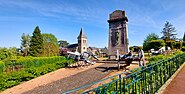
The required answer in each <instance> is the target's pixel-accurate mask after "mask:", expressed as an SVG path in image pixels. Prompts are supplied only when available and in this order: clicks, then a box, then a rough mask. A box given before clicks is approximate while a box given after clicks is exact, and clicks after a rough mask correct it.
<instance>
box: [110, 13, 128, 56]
mask: <svg viewBox="0 0 185 94" xmlns="http://www.w3.org/2000/svg"><path fill="white" fill-rule="evenodd" d="M127 22H128V18H127V17H126V14H125V11H122V10H116V11H114V12H113V13H111V14H110V15H109V20H108V23H109V41H108V42H109V43H108V55H109V58H110V56H116V55H117V51H119V53H120V54H125V53H127V52H128V44H129V42H128V25H127Z"/></svg>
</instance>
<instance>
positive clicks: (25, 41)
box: [21, 33, 31, 56]
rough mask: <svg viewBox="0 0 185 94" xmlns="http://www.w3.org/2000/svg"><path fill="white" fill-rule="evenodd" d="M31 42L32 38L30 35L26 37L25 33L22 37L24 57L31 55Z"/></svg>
mask: <svg viewBox="0 0 185 94" xmlns="http://www.w3.org/2000/svg"><path fill="white" fill-rule="evenodd" d="M30 40H31V37H30V36H29V34H27V35H25V33H23V34H22V36H21V51H22V53H23V56H28V53H29V47H30Z"/></svg>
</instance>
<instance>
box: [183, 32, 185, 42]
mask: <svg viewBox="0 0 185 94" xmlns="http://www.w3.org/2000/svg"><path fill="white" fill-rule="evenodd" d="M183 42H185V32H184V36H183Z"/></svg>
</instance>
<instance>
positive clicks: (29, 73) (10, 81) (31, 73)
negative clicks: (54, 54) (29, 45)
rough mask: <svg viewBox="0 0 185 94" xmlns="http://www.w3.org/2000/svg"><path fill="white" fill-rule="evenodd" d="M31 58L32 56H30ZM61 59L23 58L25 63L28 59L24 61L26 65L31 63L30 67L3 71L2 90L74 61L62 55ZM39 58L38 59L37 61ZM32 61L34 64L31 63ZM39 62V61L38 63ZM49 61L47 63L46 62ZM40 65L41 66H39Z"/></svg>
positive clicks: (0, 85) (1, 75)
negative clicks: (7, 71)
mask: <svg viewBox="0 0 185 94" xmlns="http://www.w3.org/2000/svg"><path fill="white" fill-rule="evenodd" d="M29 58H30V57H29ZM60 59H63V60H60V61H57V60H56V58H53V59H52V60H53V61H56V62H52V61H51V60H50V59H49V60H48V61H44V60H47V59H46V58H42V59H34V60H32V59H28V60H26V59H21V60H20V61H21V62H22V63H23V61H27V62H26V63H23V64H24V65H25V66H27V65H31V67H29V68H24V69H23V70H21V71H14V72H10V73H5V72H4V73H1V74H0V91H2V90H5V89H7V88H10V87H13V86H15V85H18V84H20V83H21V82H24V81H28V80H30V79H33V78H36V77H38V76H41V75H44V74H46V73H49V72H51V71H54V70H57V69H59V68H63V67H66V65H68V64H70V63H73V60H66V59H65V57H62V58H60ZM35 60H38V61H35ZM28 61H30V63H33V62H34V64H29V63H28ZM38 62H39V63H38ZM46 62H47V63H46ZM40 65H42V66H40ZM38 66H40V67H38Z"/></svg>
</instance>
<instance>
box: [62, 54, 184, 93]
mask: <svg viewBox="0 0 185 94" xmlns="http://www.w3.org/2000/svg"><path fill="white" fill-rule="evenodd" d="M184 62H185V53H183V54H179V55H176V56H174V57H172V58H170V59H168V60H162V61H159V62H157V63H154V64H148V65H146V66H144V67H140V68H136V69H133V70H131V71H129V72H123V73H121V74H118V75H115V76H111V77H109V78H106V79H102V80H100V81H97V82H94V83H92V84H89V85H86V86H82V87H79V88H76V89H73V90H71V91H67V92H64V93H62V94H69V93H82V94H88V93H90V94H154V93H156V92H157V91H158V90H159V88H160V87H161V86H162V85H163V84H164V83H165V82H166V81H167V80H168V79H169V78H170V77H171V76H172V75H173V74H174V73H175V72H176V71H177V69H178V68H179V67H180V66H181V64H183V63H184ZM105 80H111V81H109V82H108V83H105V82H106V81H105ZM99 82H103V83H105V84H103V85H101V86H98V87H97V88H93V89H91V90H88V91H85V90H86V89H87V88H88V87H89V86H92V85H94V84H96V83H99Z"/></svg>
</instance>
